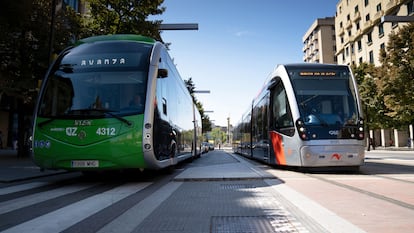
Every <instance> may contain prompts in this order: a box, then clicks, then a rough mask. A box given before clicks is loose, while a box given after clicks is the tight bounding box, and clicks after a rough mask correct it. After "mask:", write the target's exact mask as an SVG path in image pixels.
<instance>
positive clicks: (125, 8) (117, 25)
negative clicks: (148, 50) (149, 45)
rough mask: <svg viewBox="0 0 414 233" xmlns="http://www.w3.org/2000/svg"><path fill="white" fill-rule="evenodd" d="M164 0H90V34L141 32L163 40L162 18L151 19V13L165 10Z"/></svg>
mask: <svg viewBox="0 0 414 233" xmlns="http://www.w3.org/2000/svg"><path fill="white" fill-rule="evenodd" d="M163 2H164V0H133V1H131V0H89V5H90V10H91V16H90V19H89V21H88V22H89V29H90V31H89V32H88V33H89V34H90V35H102V34H129V33H131V34H140V35H144V36H149V37H152V38H154V39H156V40H159V41H162V39H161V36H160V32H159V30H158V26H159V24H160V23H161V21H160V20H155V21H149V20H148V16H149V15H159V14H162V13H163V12H164V11H165V7H160V5H161V4H162V3H163Z"/></svg>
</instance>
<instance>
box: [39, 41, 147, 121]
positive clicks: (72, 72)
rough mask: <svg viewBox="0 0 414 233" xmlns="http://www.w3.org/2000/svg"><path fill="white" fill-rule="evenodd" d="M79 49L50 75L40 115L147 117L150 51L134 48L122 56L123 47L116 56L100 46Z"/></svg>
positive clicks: (51, 116)
mask: <svg viewBox="0 0 414 233" xmlns="http://www.w3.org/2000/svg"><path fill="white" fill-rule="evenodd" d="M135 44H138V43H135ZM117 45H120V44H117V43H115V44H114V45H113V46H115V47H116V46H117ZM113 46H109V47H110V48H111V47H112V48H113ZM79 47H81V48H80V49H79V48H78V47H77V48H75V49H73V50H72V51H70V52H69V53H67V54H66V55H65V56H63V57H62V58H60V60H58V62H57V64H56V65H55V66H54V69H52V72H50V74H49V77H48V78H47V79H46V80H47V81H46V82H47V83H46V84H45V88H44V92H43V93H42V96H41V100H40V105H39V111H38V115H39V116H41V117H48V118H62V119H64V118H79V117H82V118H85V117H86V118H90V117H92V118H100V117H111V116H112V117H114V116H126V115H132V114H141V113H143V112H144V103H145V96H146V87H147V78H148V67H149V64H148V62H149V53H150V47H149V48H146V49H141V48H138V49H134V47H133V46H131V47H130V48H128V50H129V51H128V52H127V51H125V53H120V52H122V49H123V47H122V48H119V47H118V50H117V51H116V53H111V51H108V49H107V48H108V46H105V47H102V46H99V44H98V46H91V45H87V47H86V49H84V50H82V45H81V46H79ZM91 47H95V48H93V49H91ZM100 48H105V49H106V50H105V49H104V50H102V49H100ZM85 51H86V52H85ZM96 51H98V52H96Z"/></svg>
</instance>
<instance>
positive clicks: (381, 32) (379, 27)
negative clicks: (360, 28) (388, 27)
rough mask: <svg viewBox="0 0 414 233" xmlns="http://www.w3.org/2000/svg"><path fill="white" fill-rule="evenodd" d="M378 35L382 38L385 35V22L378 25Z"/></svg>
mask: <svg viewBox="0 0 414 233" xmlns="http://www.w3.org/2000/svg"><path fill="white" fill-rule="evenodd" d="M378 36H379V37H380V38H381V37H383V36H384V24H382V23H381V24H379V25H378Z"/></svg>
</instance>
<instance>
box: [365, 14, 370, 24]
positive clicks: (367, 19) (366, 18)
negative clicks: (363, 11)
mask: <svg viewBox="0 0 414 233" xmlns="http://www.w3.org/2000/svg"><path fill="white" fill-rule="evenodd" d="M369 20H370V17H369V14H367V15H366V16H365V22H368V21H369Z"/></svg>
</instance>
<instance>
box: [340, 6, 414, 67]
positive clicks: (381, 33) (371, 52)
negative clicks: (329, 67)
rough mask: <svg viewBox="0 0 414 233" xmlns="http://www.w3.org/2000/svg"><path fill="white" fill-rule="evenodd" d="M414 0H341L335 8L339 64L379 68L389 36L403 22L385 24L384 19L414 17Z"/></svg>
mask: <svg viewBox="0 0 414 233" xmlns="http://www.w3.org/2000/svg"><path fill="white" fill-rule="evenodd" d="M413 3H414V0H408V1H407V0H340V1H339V2H338V4H337V6H336V16H335V29H336V48H337V51H336V56H337V61H338V64H345V65H359V64H361V63H363V62H364V63H370V64H374V65H375V66H380V65H381V63H380V60H379V56H380V51H381V49H385V48H386V46H387V43H388V37H389V35H390V33H392V32H397V31H398V29H399V28H400V27H401V26H402V25H404V23H397V22H382V21H381V17H382V16H388V15H395V16H412V15H413V14H414V9H413Z"/></svg>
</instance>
